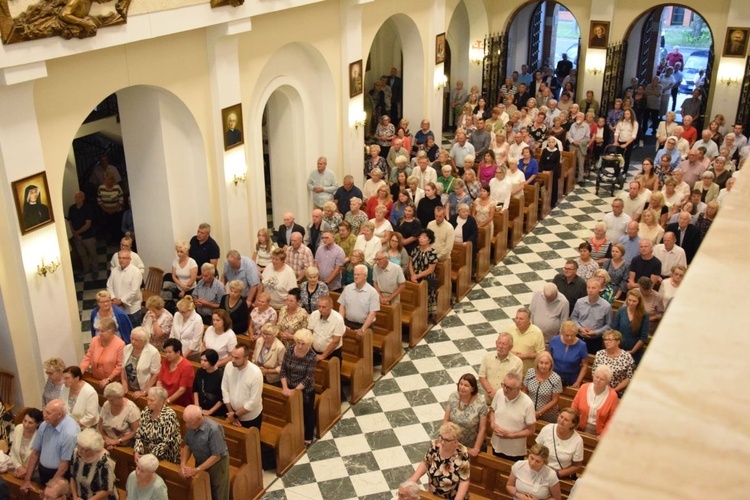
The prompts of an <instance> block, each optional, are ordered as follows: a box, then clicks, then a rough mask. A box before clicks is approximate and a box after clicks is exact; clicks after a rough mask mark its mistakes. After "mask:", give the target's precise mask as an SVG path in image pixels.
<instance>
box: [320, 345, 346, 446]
mask: <svg viewBox="0 0 750 500" xmlns="http://www.w3.org/2000/svg"><path fill="white" fill-rule="evenodd" d="M315 414H316V416H317V428H318V436H320V437H323V435H324V434H325V433H326V432H328V431H329V430H330V429H331V427H333V426H334V425H335V424H336V422H338V421H339V420H341V362H340V361H339V359H338V358H334V357H332V358H331V359H327V360H326V359H324V360H321V361H318V364H317V366H316V367H315Z"/></svg>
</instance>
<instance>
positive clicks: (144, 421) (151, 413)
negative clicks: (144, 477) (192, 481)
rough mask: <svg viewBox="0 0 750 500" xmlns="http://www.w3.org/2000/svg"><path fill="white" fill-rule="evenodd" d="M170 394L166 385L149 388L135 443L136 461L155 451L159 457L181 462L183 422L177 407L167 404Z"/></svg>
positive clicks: (177, 462) (174, 462)
mask: <svg viewBox="0 0 750 500" xmlns="http://www.w3.org/2000/svg"><path fill="white" fill-rule="evenodd" d="M167 397H168V395H167V390H166V389H164V388H163V387H152V388H151V389H149V390H148V397H147V399H146V407H145V408H144V409H143V411H142V412H141V421H140V425H139V426H138V431H137V432H136V433H135V444H134V445H133V450H134V451H135V461H136V463H137V462H138V460H139V459H140V458H141V456H142V455H145V454H147V453H152V454H154V455H155V456H156V458H158V459H159V460H166V461H168V462H172V463H173V464H179V463H180V442H181V441H182V438H181V437H180V423H179V421H178V420H177V414H176V413H175V412H174V410H173V409H172V408H170V407H168V406H167Z"/></svg>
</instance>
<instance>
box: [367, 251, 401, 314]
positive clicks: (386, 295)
mask: <svg viewBox="0 0 750 500" xmlns="http://www.w3.org/2000/svg"><path fill="white" fill-rule="evenodd" d="M372 282H373V285H375V290H377V292H378V295H380V303H381V304H386V305H395V304H398V303H399V302H400V300H399V295H401V292H402V291H403V290H404V288H406V278H404V270H403V269H401V266H399V265H398V264H395V263H393V262H391V261H390V260H389V259H388V254H387V253H386V252H384V251H382V250H380V251H379V252H378V253H376V254H375V266H374V267H373V270H372Z"/></svg>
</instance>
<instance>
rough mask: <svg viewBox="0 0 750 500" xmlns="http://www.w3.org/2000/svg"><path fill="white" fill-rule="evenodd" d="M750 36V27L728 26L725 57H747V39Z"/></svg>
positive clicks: (723, 54)
mask: <svg viewBox="0 0 750 500" xmlns="http://www.w3.org/2000/svg"><path fill="white" fill-rule="evenodd" d="M749 36H750V28H733V27H729V28H727V37H726V39H725V40H726V41H725V42H724V52H723V53H722V56H724V57H745V54H747V39H748V37H749Z"/></svg>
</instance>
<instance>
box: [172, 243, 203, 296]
mask: <svg viewBox="0 0 750 500" xmlns="http://www.w3.org/2000/svg"><path fill="white" fill-rule="evenodd" d="M174 249H175V252H176V253H177V257H175V259H174V260H173V261H172V282H173V283H174V284H175V285H177V289H178V298H180V299H181V298H182V297H184V296H185V294H186V293H187V292H189V291H190V290H192V289H193V288H195V285H196V282H197V280H198V264H197V263H196V262H195V260H194V259H192V258H190V256H189V255H188V252H189V251H190V243H188V242H187V241H178V242H177V243H175V245H174Z"/></svg>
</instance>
